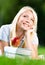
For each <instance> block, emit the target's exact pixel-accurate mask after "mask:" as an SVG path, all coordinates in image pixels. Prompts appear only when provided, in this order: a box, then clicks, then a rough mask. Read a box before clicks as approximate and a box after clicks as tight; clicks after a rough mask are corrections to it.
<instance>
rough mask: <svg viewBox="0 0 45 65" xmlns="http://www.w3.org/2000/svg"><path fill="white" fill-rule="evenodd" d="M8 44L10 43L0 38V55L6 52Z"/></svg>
mask: <svg viewBox="0 0 45 65" xmlns="http://www.w3.org/2000/svg"><path fill="white" fill-rule="evenodd" d="M5 46H8V43H7V42H5V41H1V40H0V51H1V52H0V55H1V54H3V53H4V47H5Z"/></svg>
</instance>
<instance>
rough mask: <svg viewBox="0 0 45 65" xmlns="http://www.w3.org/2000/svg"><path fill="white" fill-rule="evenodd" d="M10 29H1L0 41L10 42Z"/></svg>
mask: <svg viewBox="0 0 45 65" xmlns="http://www.w3.org/2000/svg"><path fill="white" fill-rule="evenodd" d="M8 29H9V28H8V27H7V26H5V25H3V26H1V28H0V40H2V41H5V42H9V30H8Z"/></svg>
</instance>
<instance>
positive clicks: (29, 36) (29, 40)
mask: <svg viewBox="0 0 45 65" xmlns="http://www.w3.org/2000/svg"><path fill="white" fill-rule="evenodd" d="M32 34H33V33H32V32H30V31H26V32H25V47H26V48H28V49H29V50H31V51H32V54H31V55H32V58H33V59H34V58H38V46H37V44H36V42H35V43H34V44H33V42H32V39H33V37H32V36H33V35H32ZM35 40H36V39H35Z"/></svg>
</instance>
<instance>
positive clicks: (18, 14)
mask: <svg viewBox="0 0 45 65" xmlns="http://www.w3.org/2000/svg"><path fill="white" fill-rule="evenodd" d="M26 10H31V11H32V12H33V14H34V18H35V20H34V32H36V31H37V13H36V12H35V10H34V9H33V8H32V7H29V6H24V7H23V8H21V9H20V10H19V12H18V13H17V15H16V16H15V17H14V19H13V21H12V23H11V29H10V38H14V37H16V23H17V21H18V19H19V17H20V15H21V14H22V13H24V12H25V11H26Z"/></svg>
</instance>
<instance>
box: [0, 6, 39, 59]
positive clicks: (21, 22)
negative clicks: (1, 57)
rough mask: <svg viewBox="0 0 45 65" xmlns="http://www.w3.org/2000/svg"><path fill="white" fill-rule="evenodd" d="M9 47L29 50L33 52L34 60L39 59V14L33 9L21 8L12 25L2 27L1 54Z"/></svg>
mask: <svg viewBox="0 0 45 65" xmlns="http://www.w3.org/2000/svg"><path fill="white" fill-rule="evenodd" d="M8 45H9V46H11V45H12V46H14V47H23V48H27V49H29V50H31V51H32V58H38V37H37V14H36V12H35V10H34V9H33V8H31V7H29V6H25V7H23V8H21V9H20V11H19V12H18V13H17V15H16V16H15V17H14V20H13V21H12V23H11V24H9V25H3V26H1V29H0V51H1V53H3V49H4V47H5V46H8Z"/></svg>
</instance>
